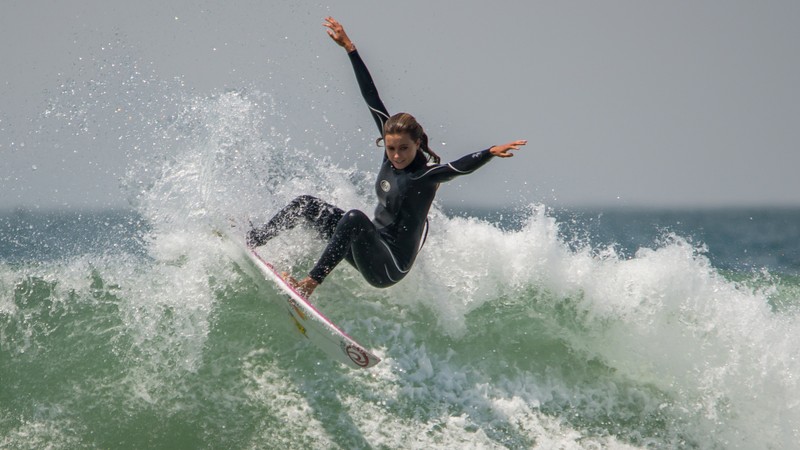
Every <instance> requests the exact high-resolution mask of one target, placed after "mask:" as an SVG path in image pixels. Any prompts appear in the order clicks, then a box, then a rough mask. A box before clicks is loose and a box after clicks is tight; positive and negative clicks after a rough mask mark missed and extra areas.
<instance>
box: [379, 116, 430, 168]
mask: <svg viewBox="0 0 800 450" xmlns="http://www.w3.org/2000/svg"><path fill="white" fill-rule="evenodd" d="M403 133H405V134H407V135H408V136H409V137H410V138H411V139H412V140H415V141H419V143H420V145H419V148H420V150H422V152H423V153H424V154H425V155H426V156H427V158H428V161H433V162H434V163H436V164H439V163H440V162H441V161H442V159H441V158H439V155H437V154H436V152H434V151H433V150H431V148H430V146H428V135H427V134H426V133H425V130H423V129H422V125H420V124H419V122H417V119H415V118H414V116H412V115H411V114H408V113H397V114H395V115H393V116H392V117H390V118H389V120H387V121H386V123H384V124H383V135H384V136H386V135H387V134H403ZM381 141H383V137H380V138H378V140H377V141H375V143H376V144H377V145H379V146H380V145H381Z"/></svg>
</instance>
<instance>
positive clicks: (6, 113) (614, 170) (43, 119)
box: [0, 0, 800, 207]
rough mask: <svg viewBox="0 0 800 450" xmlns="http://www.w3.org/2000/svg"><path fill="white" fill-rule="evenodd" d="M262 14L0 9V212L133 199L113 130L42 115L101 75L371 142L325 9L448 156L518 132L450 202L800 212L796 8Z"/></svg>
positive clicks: (617, 6)
mask: <svg viewBox="0 0 800 450" xmlns="http://www.w3.org/2000/svg"><path fill="white" fill-rule="evenodd" d="M274 3H277V2H271V1H264V0H262V1H231V2H224V3H223V2H211V1H188V0H186V1H184V0H178V1H170V2H164V1H162V0H158V1H154V0H145V1H136V2H131V1H83V2H77V1H76V2H63V1H25V2H22V1H19V2H16V1H10V0H5V1H2V3H0V42H3V45H2V46H0V207H14V206H26V207H37V206H41V207H52V206H71V207H86V206H90V207H104V206H120V205H125V198H124V195H122V194H121V193H120V192H119V189H118V187H117V186H118V179H119V177H120V176H121V175H122V174H123V173H124V172H125V167H126V164H128V161H126V159H125V157H124V151H123V150H122V149H120V148H119V144H118V143H116V142H115V141H116V140H117V139H116V138H117V135H118V134H119V130H116V131H115V132H106V131H104V130H92V132H91V133H88V134H87V135H86V136H79V137H78V138H76V137H74V136H65V138H64V139H63V140H62V139H60V138H59V134H58V133H56V132H54V131H53V130H49V129H48V126H49V124H50V123H51V122H50V121H48V120H47V115H48V111H50V110H51V109H52V107H53V103H54V102H56V103H57V102H59V101H61V102H63V101H64V98H65V97H68V96H69V95H70V94H69V89H70V88H71V87H75V86H80V87H82V91H81V92H82V93H81V95H83V96H84V98H83V99H82V101H83V102H84V103H86V102H87V98H85V97H87V96H88V97H89V98H88V100H89V103H91V99H92V98H93V97H92V96H93V95H94V96H97V97H102V94H103V92H102V90H101V88H97V89H98V90H97V91H92V90H91V89H90V88H87V86H93V85H95V84H98V85H99V86H101V87H102V86H103V83H104V82H107V80H104V79H103V77H104V76H106V77H107V76H108V74H109V73H115V72H114V71H113V70H110V69H109V68H110V67H115V66H114V65H120V64H121V65H123V66H125V69H126V70H128V71H130V70H131V67H132V66H135V67H137V70H141V71H143V72H147V73H148V74H149V75H148V76H150V77H153V78H157V79H159V80H165V81H166V82H173V81H171V80H179V82H180V84H181V85H182V88H184V89H186V91H187V92H193V93H194V94H197V95H212V94H213V93H215V92H222V91H224V90H225V89H228V88H242V87H246V88H251V89H259V90H261V91H264V92H280V95H281V96H282V98H283V99H285V100H288V101H289V102H290V103H291V104H292V105H293V107H292V108H291V109H290V110H289V111H288V112H287V113H288V114H297V115H298V116H303V115H308V116H306V117H310V119H309V120H311V123H315V122H314V121H316V120H320V121H321V119H318V118H315V117H314V116H320V117H321V116H325V117H326V119H325V120H332V121H333V122H334V123H335V125H336V127H338V128H339V129H346V128H355V127H357V126H363V127H364V129H365V130H366V131H368V132H369V133H368V134H367V135H366V137H365V139H367V138H368V139H367V140H366V141H365V142H368V141H369V140H371V139H373V138H374V136H373V130H372V127H373V124H372V122H371V119H370V117H369V116H368V114H367V113H366V112H365V110H364V108H363V105H361V104H360V103H358V102H353V101H351V99H350V98H344V97H343V96H342V95H341V94H342V93H343V92H346V93H347V94H348V95H358V94H357V91H356V90H355V88H354V86H355V85H354V80H353V76H352V70H351V68H350V65H349V62H348V60H347V58H346V56H345V54H344V52H343V51H342V50H340V49H339V48H338V47H336V46H335V45H334V44H333V43H332V42H330V40H329V38H328V37H327V35H326V34H325V32H324V29H323V28H322V26H321V23H322V19H323V18H324V17H325V16H327V15H333V16H335V17H336V18H337V19H338V20H339V21H341V22H342V23H343V24H344V25H345V27H346V29H347V31H348V33H349V34H350V36H351V38H352V39H353V41H354V42H355V43H356V45H357V46H358V48H359V50H360V52H361V54H362V56H363V57H364V58H365V60H366V62H367V65H368V66H369V68H370V70H371V72H372V74H373V76H374V78H375V79H376V83H377V84H378V88H379V89H380V92H381V95H382V97H383V99H384V101H385V103H386V104H387V107H388V108H389V110H390V111H391V112H398V111H408V112H411V113H413V114H414V115H415V116H417V118H418V119H419V120H420V121H421V122H422V123H423V125H425V127H426V129H427V131H428V134H429V135H430V136H431V141H432V143H434V144H438V145H439V146H438V147H437V148H438V149H439V150H440V154H442V156H443V157H444V158H445V159H454V158H456V157H458V156H461V155H462V154H465V153H468V152H471V151H474V150H477V149H481V148H485V147H488V146H489V145H491V144H495V143H503V142H507V141H510V140H514V139H528V140H529V145H528V147H527V148H526V149H525V150H523V151H520V152H519V153H518V155H517V156H516V157H515V158H513V159H512V160H507V161H499V162H494V163H492V165H490V166H487V167H486V168H484V169H482V172H481V174H480V176H478V175H477V174H476V175H474V177H475V178H474V179H471V180H470V182H469V183H466V182H465V183H461V184H458V186H457V188H455V189H443V190H442V193H441V195H440V199H442V200H443V201H444V202H445V203H451V204H475V203H479V204H507V203H518V202H520V200H524V201H530V202H544V203H546V204H561V205H615V206H641V205H645V206H677V205H688V206H710V205H727V206H729V205H742V206H750V205H795V206H796V205H800V176H798V175H797V171H798V168H800V148H799V147H800V86H798V80H800V26H798V24H800V2H798V1H796V0H789V1H735V0H734V1H721V0H720V1H669V2H667V1H663V2H655V1H649V2H643V1H639V0H629V1H596V0H586V1H570V2H538V1H530V0H526V1H509V2H504V1H498V2H486V1H473V0H462V1H431V0H424V1H423V0H407V1H403V2H382V1H374V0H373V1H366V0H364V1H361V0H359V1H348V2H328V1H322V0H318V1H287V2H280V3H279V4H277V5H276V4H274ZM339 3H343V4H342V5H339ZM126 58H129V59H127V60H126ZM125 61H128V62H125ZM130 61H135V64H133V63H130ZM104 74H105V75H104ZM167 84H168V83H167ZM151 94H152V92H151ZM131 95H135V94H131ZM102 101H103V100H102V99H99V100H97V103H95V104H94V107H96V108H98V109H99V110H100V111H102V110H103V108H102V105H101V106H99V107H98V106H97V105H98V104H99V103H100V102H102ZM88 107H92V106H91V105H90V106H88ZM298 120H300V119H298ZM441 143H446V145H445V146H442V145H441ZM72 147H80V148H72ZM501 164H502V165H501ZM484 171H485V173H484ZM469 178H472V177H469Z"/></svg>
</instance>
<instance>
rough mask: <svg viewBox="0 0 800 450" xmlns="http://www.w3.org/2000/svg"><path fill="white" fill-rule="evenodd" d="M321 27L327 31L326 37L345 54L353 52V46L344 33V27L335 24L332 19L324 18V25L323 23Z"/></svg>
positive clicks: (334, 20)
mask: <svg viewBox="0 0 800 450" xmlns="http://www.w3.org/2000/svg"><path fill="white" fill-rule="evenodd" d="M322 26H324V27H326V28H327V29H328V36H330V37H331V39H333V41H334V42H336V43H337V44H339V45H341V46H342V47H344V49H345V50H347V53H350V52H353V51H355V49H356V46H355V44H353V41H351V40H350V38H349V37H347V33H345V32H344V27H343V26H342V24H340V23H339V22H337V21H336V19H334V18H333V17H326V18H325V23H323V24H322Z"/></svg>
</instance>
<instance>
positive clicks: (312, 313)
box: [241, 244, 381, 369]
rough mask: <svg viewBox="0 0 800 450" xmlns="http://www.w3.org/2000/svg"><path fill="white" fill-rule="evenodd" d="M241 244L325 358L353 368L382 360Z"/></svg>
mask: <svg viewBox="0 0 800 450" xmlns="http://www.w3.org/2000/svg"><path fill="white" fill-rule="evenodd" d="M241 245H242V246H243V247H244V249H245V252H246V253H247V256H248V257H249V258H250V260H251V261H252V262H253V264H254V265H255V266H256V267H258V269H259V271H261V273H262V274H263V275H264V278H265V279H267V280H270V281H272V282H273V283H275V286H277V287H278V289H280V290H281V291H282V292H283V293H284V294H285V297H284V298H285V301H286V308H287V310H288V312H289V317H290V318H291V320H292V322H293V323H294V326H295V327H296V328H297V330H298V331H299V332H300V333H301V334H302V335H303V336H305V337H306V338H307V339H308V340H309V341H310V342H311V343H312V344H314V345H315V346H316V347H317V348H319V349H320V350H322V352H323V353H325V354H326V355H327V356H328V357H330V358H332V359H334V360H336V361H339V362H340V363H342V364H344V365H346V366H348V367H351V368H354V369H366V368H369V367H372V366H374V365H376V364H378V363H379V362H380V361H381V359H380V358H379V357H378V356H376V355H375V354H374V353H373V352H371V351H369V350H367V348H366V347H364V346H363V345H361V344H359V343H358V342H356V340H355V339H353V338H351V337H350V336H348V335H347V333H345V332H344V331H342V329H340V328H339V327H338V326H336V325H335V324H334V323H333V322H332V321H331V320H330V319H328V318H327V317H326V316H325V315H324V314H323V313H322V312H321V311H320V310H318V309H317V308H316V307H314V305H312V304H311V303H310V302H309V301H308V300H306V299H305V298H304V297H303V296H302V295H301V294H300V293H299V292H297V290H296V289H295V288H294V287H292V286H291V285H290V284H289V283H287V282H286V280H284V279H283V277H282V276H281V274H280V273H279V272H278V271H277V270H276V269H275V267H274V266H273V265H272V264H271V263H269V262H268V261H267V260H266V259H264V258H263V257H262V256H261V255H260V254H258V252H257V251H256V250H255V249H253V248H250V247H247V246H245V245H244V244H241Z"/></svg>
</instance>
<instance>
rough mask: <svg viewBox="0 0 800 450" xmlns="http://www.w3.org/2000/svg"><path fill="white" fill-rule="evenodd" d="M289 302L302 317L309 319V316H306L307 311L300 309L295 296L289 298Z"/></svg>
mask: <svg viewBox="0 0 800 450" xmlns="http://www.w3.org/2000/svg"><path fill="white" fill-rule="evenodd" d="M289 304H290V305H292V308H294V311H295V312H296V313H297V315H298V316H300V318H301V319H303V320H308V317H306V313H305V312H303V310H302V309H300V307H299V306H297V302H296V301H295V300H294V299H293V298H289Z"/></svg>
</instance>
